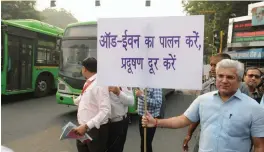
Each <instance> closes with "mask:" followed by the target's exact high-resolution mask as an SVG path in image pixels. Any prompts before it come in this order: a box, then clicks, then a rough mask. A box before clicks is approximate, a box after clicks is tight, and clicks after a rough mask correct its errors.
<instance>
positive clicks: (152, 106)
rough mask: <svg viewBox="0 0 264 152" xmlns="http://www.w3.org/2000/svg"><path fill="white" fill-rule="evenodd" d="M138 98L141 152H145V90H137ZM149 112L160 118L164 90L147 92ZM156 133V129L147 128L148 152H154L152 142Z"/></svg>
mask: <svg viewBox="0 0 264 152" xmlns="http://www.w3.org/2000/svg"><path fill="white" fill-rule="evenodd" d="M135 94H136V96H137V97H138V115H139V117H140V118H139V131H140V137H141V152H144V128H143V127H142V122H141V119H142V116H143V115H144V114H145V106H144V100H145V96H144V89H136V91H135ZM146 101H147V110H148V112H149V113H150V114H151V115H153V117H154V118H158V117H159V116H160V108H161V105H162V89H156V88H147V90H146ZM155 132H156V127H153V128H147V138H146V139H147V142H146V144H147V145H146V146H147V152H152V140H153V137H154V135H155Z"/></svg>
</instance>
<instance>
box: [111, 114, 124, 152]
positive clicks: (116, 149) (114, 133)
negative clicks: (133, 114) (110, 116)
mask: <svg viewBox="0 0 264 152" xmlns="http://www.w3.org/2000/svg"><path fill="white" fill-rule="evenodd" d="M127 129H128V117H126V118H125V119H123V120H121V121H118V122H111V123H110V124H109V139H108V151H107V152H123V149H124V145H125V142H126V136H127Z"/></svg>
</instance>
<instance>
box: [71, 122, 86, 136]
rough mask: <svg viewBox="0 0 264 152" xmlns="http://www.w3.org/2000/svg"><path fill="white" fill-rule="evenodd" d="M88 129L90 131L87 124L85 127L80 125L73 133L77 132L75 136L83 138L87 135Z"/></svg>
mask: <svg viewBox="0 0 264 152" xmlns="http://www.w3.org/2000/svg"><path fill="white" fill-rule="evenodd" d="M87 129H88V126H87V125H86V124H85V125H80V126H79V127H77V128H74V129H73V131H74V132H75V134H77V135H79V136H83V135H84V134H85V133H86V131H87Z"/></svg>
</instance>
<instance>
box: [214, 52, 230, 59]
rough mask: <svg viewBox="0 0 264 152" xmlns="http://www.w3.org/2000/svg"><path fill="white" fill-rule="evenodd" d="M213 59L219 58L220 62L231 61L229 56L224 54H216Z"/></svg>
mask: <svg viewBox="0 0 264 152" xmlns="http://www.w3.org/2000/svg"><path fill="white" fill-rule="evenodd" d="M214 57H218V58H221V59H222V60H223V59H231V56H230V55H229V54H226V53H218V54H216V55H215V56H214Z"/></svg>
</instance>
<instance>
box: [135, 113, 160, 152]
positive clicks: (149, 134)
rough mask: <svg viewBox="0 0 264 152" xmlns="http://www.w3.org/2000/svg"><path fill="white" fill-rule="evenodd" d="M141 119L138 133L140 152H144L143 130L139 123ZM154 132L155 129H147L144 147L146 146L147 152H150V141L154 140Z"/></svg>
mask: <svg viewBox="0 0 264 152" xmlns="http://www.w3.org/2000/svg"><path fill="white" fill-rule="evenodd" d="M141 119H142V117H141V116H140V117H139V132H140V137H141V145H140V148H141V152H144V128H143V127H142V122H141ZM155 132H156V128H155V127H153V128H147V138H146V139H147V141H146V146H147V152H152V141H153V138H154V135H155Z"/></svg>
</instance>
